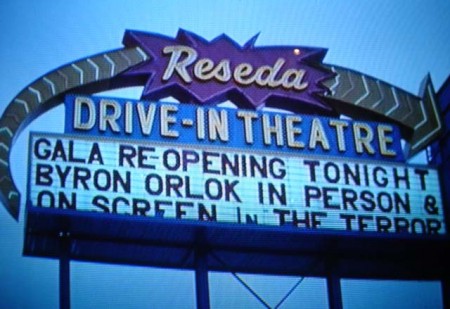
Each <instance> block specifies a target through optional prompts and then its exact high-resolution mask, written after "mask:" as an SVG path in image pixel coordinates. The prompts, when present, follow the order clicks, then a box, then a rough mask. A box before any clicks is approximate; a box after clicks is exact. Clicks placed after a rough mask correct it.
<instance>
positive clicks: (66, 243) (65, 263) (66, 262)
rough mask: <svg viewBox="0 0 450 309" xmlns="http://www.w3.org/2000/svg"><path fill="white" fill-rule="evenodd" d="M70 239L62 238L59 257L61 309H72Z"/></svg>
mask: <svg viewBox="0 0 450 309" xmlns="http://www.w3.org/2000/svg"><path fill="white" fill-rule="evenodd" d="M69 248H70V239H68V238H67V236H65V235H64V236H61V255H60V256H59V308H60V309H70V256H69Z"/></svg>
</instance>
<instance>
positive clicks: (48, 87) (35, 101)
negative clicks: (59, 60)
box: [0, 47, 149, 220]
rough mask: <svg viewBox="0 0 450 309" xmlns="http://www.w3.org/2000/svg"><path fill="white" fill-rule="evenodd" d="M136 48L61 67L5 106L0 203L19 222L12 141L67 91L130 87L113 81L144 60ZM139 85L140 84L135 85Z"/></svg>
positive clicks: (0, 123)
mask: <svg viewBox="0 0 450 309" xmlns="http://www.w3.org/2000/svg"><path fill="white" fill-rule="evenodd" d="M148 58H149V57H148V55H147V54H146V53H145V52H144V51H143V50H142V49H141V48H139V47H132V48H124V49H119V50H115V51H110V52H107V53H103V54H99V55H95V56H92V57H89V58H85V59H82V60H79V61H77V62H74V63H71V64H68V65H66V66H63V67H60V68H58V69H56V70H54V71H52V72H50V73H48V74H46V75H44V76H42V77H40V78H39V79H37V80H36V81H35V82H33V83H31V84H30V85H29V86H27V87H25V89H23V90H22V91H21V92H20V93H19V94H18V95H17V96H16V97H15V98H14V99H13V100H12V101H11V103H10V104H9V105H8V106H7V108H6V110H5V111H4V113H3V115H2V117H1V118H0V200H1V202H2V203H3V204H4V205H5V207H6V209H7V210H8V212H9V213H10V214H11V215H12V216H13V217H14V218H15V219H16V220H18V218H19V209H20V193H19V191H18V190H17V188H16V186H15V184H14V182H13V180H12V174H11V167H10V164H9V157H10V154H11V147H12V146H13V144H14V141H15V138H16V137H17V136H18V134H19V133H20V132H21V130H22V129H23V128H24V127H25V126H26V125H27V124H28V123H29V122H30V121H31V120H33V119H34V118H36V117H37V116H39V115H40V114H42V113H44V112H45V111H47V110H49V109H50V108H52V107H54V106H56V105H58V104H60V103H62V102H63V101H64V96H65V94H66V93H68V92H69V91H70V92H72V91H75V92H77V91H83V92H88V93H94V92H98V91H103V90H108V89H111V85H114V83H116V84H117V85H118V86H121V85H123V84H124V83H127V84H129V83H132V82H133V81H131V82H130V80H129V79H128V80H126V81H121V80H115V79H114V78H115V77H116V76H118V75H119V74H121V73H123V72H124V71H126V70H128V69H129V68H131V67H133V66H136V65H138V64H140V63H142V62H144V61H146V60H148ZM134 82H135V83H136V84H138V83H139V82H140V81H134Z"/></svg>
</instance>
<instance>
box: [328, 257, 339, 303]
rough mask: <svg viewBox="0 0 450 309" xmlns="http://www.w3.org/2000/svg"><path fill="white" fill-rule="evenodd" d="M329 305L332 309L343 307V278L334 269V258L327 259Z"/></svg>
mask: <svg viewBox="0 0 450 309" xmlns="http://www.w3.org/2000/svg"><path fill="white" fill-rule="evenodd" d="M325 263H326V265H325V267H326V269H327V290H328V306H329V307H330V309H342V308H343V306H342V291H341V278H339V276H338V275H337V274H336V273H335V271H334V263H335V261H333V259H332V258H328V259H326V262H325Z"/></svg>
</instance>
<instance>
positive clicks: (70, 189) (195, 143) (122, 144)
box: [27, 96, 445, 235]
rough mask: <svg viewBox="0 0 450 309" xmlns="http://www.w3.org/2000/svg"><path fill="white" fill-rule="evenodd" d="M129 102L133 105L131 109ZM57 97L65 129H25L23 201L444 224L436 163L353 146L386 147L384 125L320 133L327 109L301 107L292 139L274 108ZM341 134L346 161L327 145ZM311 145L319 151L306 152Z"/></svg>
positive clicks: (348, 226) (257, 217) (287, 222)
mask: <svg viewBox="0 0 450 309" xmlns="http://www.w3.org/2000/svg"><path fill="white" fill-rule="evenodd" d="M132 106H136V107H137V109H136V110H137V111H139V110H140V111H141V112H140V113H139V112H138V115H140V116H135V117H132V116H131V113H130V110H131V107H132ZM66 108H67V110H68V113H67V114H68V117H67V119H66V134H65V135H60V134H33V135H32V137H31V141H30V162H31V164H30V175H29V180H30V182H29V189H28V198H27V201H28V206H29V207H32V208H48V209H61V210H63V211H69V212H73V214H75V213H76V212H94V213H100V214H116V215H127V216H132V217H133V216H134V217H146V218H149V219H154V218H159V219H165V220H169V222H170V220H187V222H193V221H200V222H211V223H212V224H216V223H228V224H229V223H232V224H257V225H260V226H274V227H280V228H286V227H288V228H293V227H295V228H297V229H302V230H322V229H323V230H329V231H333V230H335V231H353V232H355V231H357V232H378V233H393V234H395V233H397V234H399V233H402V234H430V235H439V234H444V233H445V223H444V217H443V210H442V199H441V195H440V186H439V176H438V173H437V171H436V170H434V169H430V168H428V167H423V166H405V165H404V164H399V163H386V162H374V161H367V160H366V161H364V160H361V159H355V158H354V157H356V156H358V155H360V154H358V152H366V154H367V152H371V151H373V152H378V153H379V157H382V156H383V155H384V156H386V157H389V156H394V154H395V153H396V151H399V150H400V148H399V145H396V146H395V147H392V145H391V144H394V143H393V139H392V137H391V136H388V135H387V134H386V132H387V131H389V132H392V131H393V130H392V129H390V130H387V131H380V130H379V129H378V130H377V129H376V127H377V125H375V124H370V123H360V122H353V121H345V122H343V123H345V127H347V128H349V130H350V128H352V127H353V128H358V127H359V126H363V127H365V128H366V129H368V130H369V131H367V132H372V130H373V131H375V132H377V131H378V132H383V133H382V135H383V136H377V139H378V141H377V142H376V143H373V145H377V146H379V145H382V146H381V147H374V146H372V144H371V143H368V141H367V140H362V139H360V138H359V137H358V136H359V134H355V133H354V132H353V133H352V134H349V135H344V134H342V136H340V133H337V134H336V132H334V133H333V132H330V133H332V134H331V135H330V137H327V136H328V134H329V133H326V132H327V131H325V130H324V129H318V128H321V127H322V124H320V125H319V124H318V123H324V125H325V124H326V123H332V122H331V121H332V120H333V119H327V118H324V117H304V118H305V119H304V123H305V124H307V125H306V127H310V128H306V129H305V131H306V132H305V133H306V135H307V136H308V138H307V139H306V140H305V141H302V139H301V134H300V133H301V132H302V131H301V130H300V127H299V126H295V127H294V126H286V125H280V127H279V128H277V130H274V128H276V127H275V125H274V124H272V123H275V121H274V119H278V118H277V117H280V115H278V114H277V113H267V112H266V113H257V114H253V113H254V112H252V111H244V110H235V109H226V108H221V109H219V108H215V107H209V108H206V107H199V106H190V105H183V104H181V105H179V104H174V103H151V102H145V101H131V100H124V99H113V98H100V97H86V96H69V97H67V99H66ZM127 108H128V113H125V112H124V111H125V110H127ZM70 111H73V112H70ZM249 113H250V114H249ZM144 115H145V117H144ZM246 115H247V116H248V115H253V116H252V117H251V118H245V116H246ZM291 117H294V116H293V115H287V116H285V117H282V118H279V119H281V121H280V123H286V122H288V121H289V119H291ZM295 117H299V116H295ZM144 118H145V119H144ZM139 119H140V120H139ZM246 119H253V121H252V123H251V124H249V120H247V121H246ZM259 119H260V120H259ZM258 120H259V121H258ZM334 120H335V121H337V120H336V119H334ZM231 123H233V124H234V126H231ZM314 123H317V124H316V125H314ZM297 124H298V123H297ZM379 126H383V128H388V127H389V126H387V125H381V124H379ZM258 127H259V129H258ZM283 128H286V129H289V130H284V129H283ZM314 128H315V129H314ZM253 130H255V131H257V134H254V133H253ZM233 132H242V134H235V133H233ZM294 133H295V134H294ZM385 134H386V135H385ZM336 135H337V138H336ZM370 135H375V133H371V134H370ZM99 136H103V137H104V138H102V139H101V140H99V139H98V137H99ZM352 139H353V140H352ZM285 140H286V141H285ZM339 140H340V141H342V144H341V145H339ZM387 140H391V142H390V143H386V142H387ZM289 141H290V143H289ZM285 143H286V144H285ZM302 144H304V145H305V146H303V147H300V146H301V145H302ZM289 145H290V146H291V147H287V146H289ZM307 145H309V146H307ZM350 145H353V146H355V145H356V147H354V149H353V146H351V147H350ZM394 145H395V144H394ZM339 146H341V150H342V152H344V153H346V155H350V157H353V158H352V159H351V161H350V162H349V160H348V159H346V160H342V159H336V158H332V157H330V154H331V153H332V152H331V151H330V149H331V148H335V149H337V150H339V148H340V147H339ZM372 147H373V149H371V148H372ZM305 148H309V149H308V150H309V151H306V152H305V153H302V150H305ZM375 149H377V150H376V151H375ZM320 150H322V151H324V150H327V151H326V152H325V154H326V155H323V154H322V156H317V155H315V156H312V155H311V153H316V154H317V153H318V154H320V153H321V151H320ZM371 155H372V157H374V156H375V154H374V153H372V154H371ZM360 157H361V158H363V157H364V156H360ZM149 222H151V221H149Z"/></svg>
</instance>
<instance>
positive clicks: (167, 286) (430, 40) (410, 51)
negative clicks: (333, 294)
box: [0, 0, 450, 308]
mask: <svg viewBox="0 0 450 309" xmlns="http://www.w3.org/2000/svg"><path fill="white" fill-rule="evenodd" d="M0 27H1V29H3V32H2V35H1V41H0V44H1V48H0V68H1V71H0V102H1V103H0V112H3V110H4V108H5V107H6V106H7V104H8V103H9V102H10V101H11V100H12V99H13V98H14V97H15V96H16V95H17V94H18V93H19V91H20V90H22V89H23V88H24V87H25V86H27V85H28V84H30V83H31V82H32V81H33V80H35V79H37V78H39V77H40V76H42V75H44V74H45V73H47V72H49V71H51V70H53V69H55V68H57V67H59V66H62V65H64V64H67V63H70V62H73V61H75V60H77V59H80V58H84V57H86V56H88V55H92V54H97V53H100V52H104V51H107V50H111V49H116V48H120V47H121V41H122V36H123V34H124V31H125V30H126V29H135V30H142V31H149V32H154V33H160V34H163V35H167V36H175V35H176V33H177V31H178V29H179V28H183V29H186V30H189V31H192V32H194V33H197V34H198V35H200V36H202V37H204V38H206V39H213V38H215V37H216V36H218V35H220V34H222V33H225V34H227V35H228V36H230V37H231V38H233V39H234V40H235V41H236V42H238V43H239V44H244V43H245V42H246V41H247V40H248V39H250V38H251V37H253V36H254V35H255V34H257V33H260V35H259V38H258V41H257V43H256V45H260V46H264V45H300V46H314V47H325V48H328V53H327V55H326V57H325V59H324V62H325V63H329V64H336V65H339V66H343V67H347V68H351V69H354V70H357V71H360V72H364V73H366V74H368V75H371V76H374V77H377V78H380V79H382V80H384V81H386V82H388V83H391V84H393V85H396V86H398V87H400V88H403V89H404V90H406V91H408V92H411V93H414V94H418V92H419V87H420V83H421V81H422V79H423V78H424V77H425V76H426V74H428V73H430V74H431V78H432V81H433V83H434V86H435V88H436V89H439V87H440V86H441V85H442V83H443V82H444V81H445V79H446V78H447V77H448V75H449V74H450V57H449V55H450V2H449V1H447V0H442V1H425V0H423V1H418V0H413V1H410V0H408V1H407V0H404V1H399V0H398V1H391V0H383V1H382V0H375V1H360V0H350V1H331V0H324V1H318V0H315V1H280V0H277V1H256V0H254V1H239V0H228V1H217V2H216V1H183V2H179V1H81V0H74V1H56V0H55V1H23V0H14V1H13V0H6V1H1V2H0ZM121 95H122V96H130V97H131V96H138V94H137V92H136V91H134V90H131V91H129V92H123V93H122V94H121ZM136 98H137V97H136ZM63 114H64V108H63V107H62V106H60V107H57V108H55V109H54V110H52V111H51V112H49V113H47V114H45V115H44V116H42V117H40V118H38V119H37V120H36V121H35V122H33V123H32V124H31V125H30V126H29V127H28V129H27V130H25V131H24V132H23V133H22V134H21V135H20V137H19V138H18V140H17V142H16V144H15V147H14V149H13V154H12V157H13V158H14V160H12V161H14V162H13V171H14V172H13V176H14V179H15V182H16V183H17V184H19V185H20V187H19V188H20V190H21V192H22V195H25V183H26V172H27V171H26V166H25V164H24V163H23V162H26V159H27V145H28V134H29V131H30V130H35V131H36V130H38V131H52V132H53V131H55V132H61V131H62V130H63V123H64V117H63ZM23 208H24V207H23V205H22V212H21V215H20V221H19V222H18V223H17V222H15V221H14V220H13V219H12V218H11V217H10V216H9V215H8V214H7V212H6V211H5V209H4V208H3V207H0V227H1V236H0V278H1V280H0V299H1V303H2V304H1V307H2V308H56V307H57V306H58V297H57V295H58V294H57V291H58V263H57V261H56V260H47V259H41V258H30V257H23V256H22V242H23V232H24V215H23ZM244 278H245V279H246V280H248V281H249V282H251V283H252V286H255V289H257V290H258V291H260V292H261V294H262V295H264V297H266V299H268V302H269V303H270V304H276V303H277V302H278V301H279V300H280V299H281V298H282V297H283V296H284V294H285V293H286V292H287V290H289V288H290V287H291V286H292V285H293V284H295V282H296V281H297V280H298V278H292V277H283V278H278V277H273V276H248V275H246V276H244ZM210 284H211V293H212V295H211V303H212V305H213V307H217V308H248V307H254V308H258V303H257V302H256V301H255V300H254V298H252V297H251V296H250V295H249V294H248V293H247V292H246V291H245V290H244V289H243V288H242V286H241V285H240V284H239V283H237V282H236V281H235V280H234V279H233V278H232V277H231V276H230V275H229V274H219V273H213V274H211V275H210ZM72 285H73V289H72V305H73V308H93V307H97V308H106V307H108V308H124V307H126V308H143V307H145V308H170V307H172V308H192V307H195V299H194V295H195V294H194V275H193V272H190V271H177V270H164V269H155V268H141V267H132V266H111V265H104V264H90V263H78V262H77V263H75V262H74V263H72ZM325 293H326V290H325V281H324V280H323V279H320V278H307V279H306V280H305V281H304V283H302V285H301V286H300V287H299V288H298V290H297V291H296V292H295V293H294V294H293V295H292V296H291V298H289V299H288V300H287V302H286V307H285V308H296V307H298V306H299V304H302V305H304V306H305V308H323V307H326V306H327V303H326V294H325ZM343 294H344V304H345V305H346V308H362V307H364V308H367V307H373V308H424V307H428V306H429V307H430V308H439V306H441V303H440V296H441V292H440V285H439V283H438V282H415V281H413V282H401V283H400V282H370V283H369V282H365V281H357V280H345V281H343Z"/></svg>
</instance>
